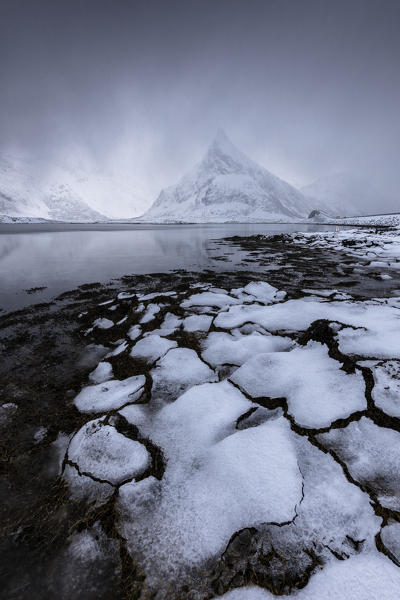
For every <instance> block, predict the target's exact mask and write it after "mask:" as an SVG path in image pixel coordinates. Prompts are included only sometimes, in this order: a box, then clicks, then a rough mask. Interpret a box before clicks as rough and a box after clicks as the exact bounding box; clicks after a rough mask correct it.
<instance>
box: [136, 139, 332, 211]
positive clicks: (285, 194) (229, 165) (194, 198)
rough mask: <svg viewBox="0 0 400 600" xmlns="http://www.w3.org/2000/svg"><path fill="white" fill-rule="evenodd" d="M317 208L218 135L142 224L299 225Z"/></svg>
mask: <svg viewBox="0 0 400 600" xmlns="http://www.w3.org/2000/svg"><path fill="white" fill-rule="evenodd" d="M316 208H321V203H319V202H316V201H314V200H313V199H310V198H307V197H306V196H304V195H303V194H302V193H301V192H300V191H299V190H297V189H296V188H294V187H292V186H291V185H289V184H288V183H286V182H285V181H282V179H279V177H276V176H275V175H273V174H272V173H270V172H269V171H267V170H266V169H264V168H263V167H261V166H260V165H258V164H257V163H255V162H254V161H253V160H251V159H250V158H248V157H247V156H246V155H245V154H243V153H242V152H240V150H238V149H237V148H236V147H235V146H234V145H233V144H232V142H231V141H230V140H229V139H228V138H227V136H226V135H225V133H224V132H222V131H219V132H218V134H217V136H216V137H215V139H214V140H213V142H212V143H211V145H210V147H209V149H208V151H207V153H206V155H205V156H204V158H203V160H202V161H201V162H200V163H199V164H198V165H196V166H195V167H194V168H193V169H192V170H191V171H190V172H189V173H188V174H187V175H185V176H184V177H183V178H182V179H181V180H180V181H179V182H178V183H177V184H176V185H174V186H171V187H169V188H166V189H164V190H162V191H161V193H160V195H159V196H158V198H157V200H156V201H155V202H154V204H153V205H152V206H151V208H150V209H149V210H148V211H147V212H146V213H145V214H144V215H143V217H141V219H140V220H144V221H156V222H212V221H214V222H227V221H236V222H240V221H242V222H246V221H247V222H252V221H253V222H255V221H272V222H274V221H275V222H276V221H294V220H296V219H303V218H305V217H307V216H308V215H309V213H310V212H311V211H312V210H313V209H316ZM323 208H326V207H323Z"/></svg>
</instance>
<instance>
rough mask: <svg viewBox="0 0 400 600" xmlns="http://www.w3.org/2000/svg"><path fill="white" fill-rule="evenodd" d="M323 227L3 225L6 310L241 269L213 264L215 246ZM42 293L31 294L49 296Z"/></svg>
mask: <svg viewBox="0 0 400 600" xmlns="http://www.w3.org/2000/svg"><path fill="white" fill-rule="evenodd" d="M333 229H334V226H329V225H318V224H315V225H314V224H313V225H309V224H287V225H286V224H284V225H279V224H278V225H277V224H266V223H254V224H199V225H150V224H149V225H147V224H63V223H60V224H51V225H48V224H42V223H32V224H0V309H2V310H6V311H9V310H15V309H18V308H22V307H24V306H27V305H29V304H33V303H37V302H43V301H47V300H49V299H50V298H52V297H54V296H55V295H57V294H59V293H61V292H64V291H66V290H69V289H71V288H74V287H76V286H77V285H80V284H82V283H89V282H95V281H100V282H106V281H109V280H110V279H112V278H113V277H121V276H122V275H130V274H143V273H157V272H166V271H171V270H173V269H188V270H192V271H195V270H197V269H199V270H200V269H205V268H212V269H214V270H221V269H222V268H223V269H224V270H227V269H230V268H231V269H232V268H233V269H237V268H240V256H238V255H235V254H230V255H227V256H226V257H225V260H224V262H223V263H221V262H219V261H218V260H215V256H216V255H217V253H216V249H217V246H216V244H215V240H217V239H219V238H224V237H229V236H234V235H240V236H249V235H254V234H263V233H265V234H268V233H270V234H272V233H282V232H284V233H288V232H293V231H330V230H333ZM43 287H45V289H42V290H36V291H31V292H30V293H28V292H27V291H26V290H32V288H43Z"/></svg>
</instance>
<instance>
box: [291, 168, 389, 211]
mask: <svg viewBox="0 0 400 600" xmlns="http://www.w3.org/2000/svg"><path fill="white" fill-rule="evenodd" d="M301 191H302V192H303V194H305V195H307V196H309V197H311V198H314V199H315V200H317V201H320V202H322V203H324V204H325V205H327V206H329V207H330V212H332V213H333V214H334V215H342V216H352V215H358V214H362V213H366V212H369V209H370V208H372V207H375V209H376V207H377V206H378V205H379V202H380V200H382V198H380V194H379V192H378V191H377V190H375V189H374V188H373V187H372V186H371V185H370V184H369V183H368V182H366V181H364V180H363V179H361V178H359V177H357V176H355V175H353V174H351V173H336V174H334V175H328V176H326V177H321V178H320V179H317V180H316V181H314V182H313V183H311V184H309V185H306V186H304V187H302V188H301Z"/></svg>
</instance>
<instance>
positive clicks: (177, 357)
mask: <svg viewBox="0 0 400 600" xmlns="http://www.w3.org/2000/svg"><path fill="white" fill-rule="evenodd" d="M146 339H147V338H146ZM150 374H151V376H152V378H153V388H152V398H153V399H155V398H165V397H168V396H175V398H176V397H177V396H178V395H179V394H181V393H183V392H184V391H185V390H186V389H187V388H189V387H191V386H193V385H198V384H199V383H205V382H207V381H217V379H218V378H217V376H216V374H215V373H214V371H212V370H211V369H210V367H209V366H208V365H206V363H205V362H203V361H202V360H200V358H199V357H198V356H197V353H196V352H195V351H194V350H191V349H190V348H172V350H170V351H169V352H167V354H166V355H165V356H164V357H163V358H161V359H160V360H159V361H158V363H157V365H156V367H155V368H154V369H152V370H151V372H150ZM175 398H174V399H175Z"/></svg>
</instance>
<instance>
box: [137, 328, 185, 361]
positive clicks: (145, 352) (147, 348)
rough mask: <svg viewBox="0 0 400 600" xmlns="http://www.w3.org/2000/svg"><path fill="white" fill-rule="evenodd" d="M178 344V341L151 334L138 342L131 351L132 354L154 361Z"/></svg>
mask: <svg viewBox="0 0 400 600" xmlns="http://www.w3.org/2000/svg"><path fill="white" fill-rule="evenodd" d="M177 345H178V344H177V343H176V342H174V341H172V340H167V339H166V338H163V337H160V336H159V335H157V334H154V335H149V336H147V337H145V338H142V339H141V340H139V341H138V342H136V344H135V345H134V346H133V348H132V350H131V352H130V356H131V357H132V358H139V359H141V360H145V361H146V362H148V363H153V362H155V361H156V360H158V359H159V358H160V357H161V356H164V354H165V353H166V352H168V350H170V349H171V348H176V347H177Z"/></svg>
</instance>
